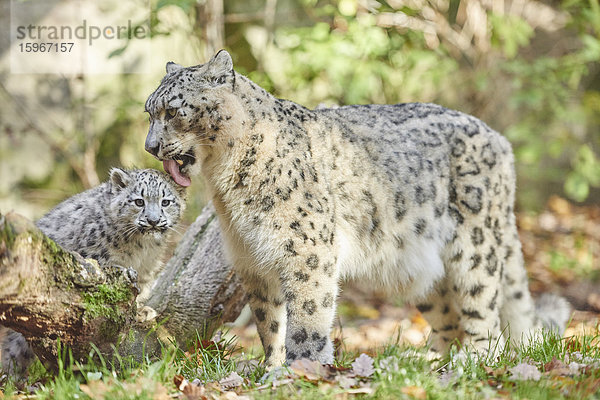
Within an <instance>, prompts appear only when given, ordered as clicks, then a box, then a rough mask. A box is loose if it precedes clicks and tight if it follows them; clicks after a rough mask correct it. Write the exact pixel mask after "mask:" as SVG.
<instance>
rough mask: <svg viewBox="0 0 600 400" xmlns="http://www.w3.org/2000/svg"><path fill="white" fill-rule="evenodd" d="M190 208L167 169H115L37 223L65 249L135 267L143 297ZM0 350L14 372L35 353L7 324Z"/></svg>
mask: <svg viewBox="0 0 600 400" xmlns="http://www.w3.org/2000/svg"><path fill="white" fill-rule="evenodd" d="M184 210H185V188H184V187H183V186H180V185H178V184H176V183H175V182H174V181H173V180H172V179H171V177H170V176H169V175H167V174H165V173H164V172H160V171H157V170H154V169H139V170H125V169H121V168H112V169H111V171H110V178H109V180H108V181H107V182H104V183H102V184H101V185H99V186H97V187H94V188H92V189H89V190H86V191H85V192H82V193H79V194H77V195H75V196H72V197H70V198H68V199H66V200H65V201H63V202H62V203H60V204H58V205H57V206H56V207H55V208H54V209H52V210H51V211H49V212H48V213H47V214H45V215H44V216H43V217H42V218H40V219H39V220H38V221H37V222H36V225H37V227H38V228H39V229H40V230H41V231H42V232H43V233H44V234H45V235H46V236H48V237H50V238H51V239H52V240H54V241H55V242H56V243H58V244H59V245H60V246H61V247H63V248H64V249H66V250H69V251H75V252H77V253H79V254H81V255H82V256H83V257H85V258H92V259H95V260H97V261H98V263H99V264H100V266H111V265H120V266H126V267H130V268H133V269H135V270H136V272H137V274H138V285H139V286H140V288H141V296H142V297H143V296H144V295H145V293H146V292H147V291H148V290H149V284H150V283H151V282H152V280H153V278H154V277H155V276H156V273H157V272H158V269H159V268H160V266H161V258H162V256H163V254H164V253H165V250H166V248H167V245H168V238H169V236H170V233H171V232H173V231H174V230H175V229H176V226H177V224H178V223H179V222H180V220H181V217H182V214H183V212H184ZM138 298H139V297H138ZM0 351H1V357H0V361H1V363H2V368H3V369H4V370H5V371H6V372H9V373H11V374H14V375H17V374H20V373H23V372H24V370H25V369H26V368H27V367H28V366H29V364H30V363H31V361H32V360H33V357H34V355H33V352H32V351H31V348H30V347H29V345H28V344H27V341H26V340H25V338H24V337H23V336H22V335H21V334H20V333H18V332H15V331H13V330H11V329H8V328H6V327H1V326H0Z"/></svg>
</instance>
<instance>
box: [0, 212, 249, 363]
mask: <svg viewBox="0 0 600 400" xmlns="http://www.w3.org/2000/svg"><path fill="white" fill-rule="evenodd" d="M138 293H139V289H138V287H137V285H136V274H135V272H134V271H133V270H131V269H129V268H124V267H119V266H113V267H107V268H105V267H100V266H98V263H97V262H95V261H94V260H89V259H83V258H82V257H81V256H79V255H78V254H77V253H70V252H67V251H66V250H63V249H62V248H61V247H60V246H58V245H57V244H56V243H55V242H53V241H52V240H51V239H49V238H48V237H46V236H45V235H44V234H43V233H42V232H41V231H39V230H38V229H37V227H36V226H35V225H34V224H33V223H32V222H31V221H28V220H27V219H25V218H24V217H21V216H19V215H17V214H12V213H11V214H7V215H5V216H0V324H1V325H3V326H6V327H8V328H11V329H13V330H15V331H17V332H20V333H22V334H23V335H24V336H25V338H26V339H27V340H28V342H29V343H30V344H31V346H32V348H33V351H34V353H35V354H36V355H37V356H38V357H39V358H40V359H41V360H42V362H44V363H45V364H46V365H48V366H50V367H51V368H54V369H55V368H56V366H57V365H58V364H57V360H58V355H59V354H58V346H57V343H58V342H59V341H58V340H57V339H60V343H61V345H65V346H67V347H69V348H70V349H71V352H72V354H73V356H74V358H75V359H77V360H85V359H86V358H87V357H88V354H89V352H90V350H92V346H91V344H92V343H93V344H94V345H95V346H96V347H97V349H98V350H99V351H100V353H101V354H102V355H103V356H104V357H110V356H111V355H112V354H113V351H114V349H115V348H117V349H118V351H119V355H120V356H133V357H134V358H136V359H141V358H142V357H143V356H144V355H154V354H157V352H158V351H159V350H160V347H161V342H167V343H168V341H167V340H165V339H167V338H168V339H175V340H176V342H178V343H180V344H183V343H185V342H187V341H188V340H192V339H194V338H195V336H196V331H197V330H199V331H200V332H202V330H203V329H204V328H205V327H206V326H208V325H214V324H220V323H222V322H225V321H231V320H234V319H235V318H236V317H237V316H238V315H239V312H240V311H241V309H242V307H243V306H244V304H245V303H246V295H245V293H244V292H243V290H242V289H241V286H240V283H239V280H238V279H237V277H236V276H235V274H234V273H233V271H232V268H231V265H230V264H229V263H227V262H226V261H225V257H224V252H223V247H222V239H221V234H220V230H219V226H218V221H217V219H216V218H215V214H214V209H213V208H212V207H211V206H209V207H207V208H206V209H205V210H204V211H203V213H202V214H201V215H200V216H199V217H198V219H197V220H196V221H195V222H194V223H193V224H192V225H191V226H190V228H189V229H188V230H187V232H186V233H185V235H184V237H183V239H182V240H181V242H180V243H179V245H178V246H177V249H176V250H175V254H174V256H173V257H172V258H171V259H170V260H169V261H168V262H167V264H166V266H165V268H164V270H163V272H162V273H161V274H160V275H159V277H158V278H157V279H156V281H155V283H154V285H153V288H152V291H151V293H150V295H149V297H148V300H147V302H146V303H145V305H143V306H142V307H141V308H140V310H138V309H137V306H136V296H137V294H138Z"/></svg>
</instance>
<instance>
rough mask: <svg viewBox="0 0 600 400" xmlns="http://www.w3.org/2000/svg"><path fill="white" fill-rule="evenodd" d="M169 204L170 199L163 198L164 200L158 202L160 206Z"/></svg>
mask: <svg viewBox="0 0 600 400" xmlns="http://www.w3.org/2000/svg"><path fill="white" fill-rule="evenodd" d="M169 204H171V200H167V199H164V200H163V201H161V203H160V205H161V206H163V207H168V206H169Z"/></svg>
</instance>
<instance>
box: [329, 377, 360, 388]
mask: <svg viewBox="0 0 600 400" xmlns="http://www.w3.org/2000/svg"><path fill="white" fill-rule="evenodd" d="M335 380H336V381H337V383H338V385H340V387H341V388H342V389H350V388H351V387H352V386H356V385H357V384H358V381H357V380H356V379H355V378H352V377H350V376H347V375H338V376H336V377H335Z"/></svg>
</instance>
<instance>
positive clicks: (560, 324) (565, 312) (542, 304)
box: [535, 293, 571, 334]
mask: <svg viewBox="0 0 600 400" xmlns="http://www.w3.org/2000/svg"><path fill="white" fill-rule="evenodd" d="M535 311H536V316H537V317H538V318H539V320H540V322H541V323H542V326H543V327H544V328H546V329H549V330H552V331H555V332H558V333H559V334H563V333H564V331H565V328H566V327H567V322H569V318H570V317H571V305H570V304H569V302H568V301H567V300H565V299H564V298H563V297H560V296H557V295H555V294H552V293H544V294H542V295H541V296H540V297H538V298H537V299H536V300H535Z"/></svg>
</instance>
